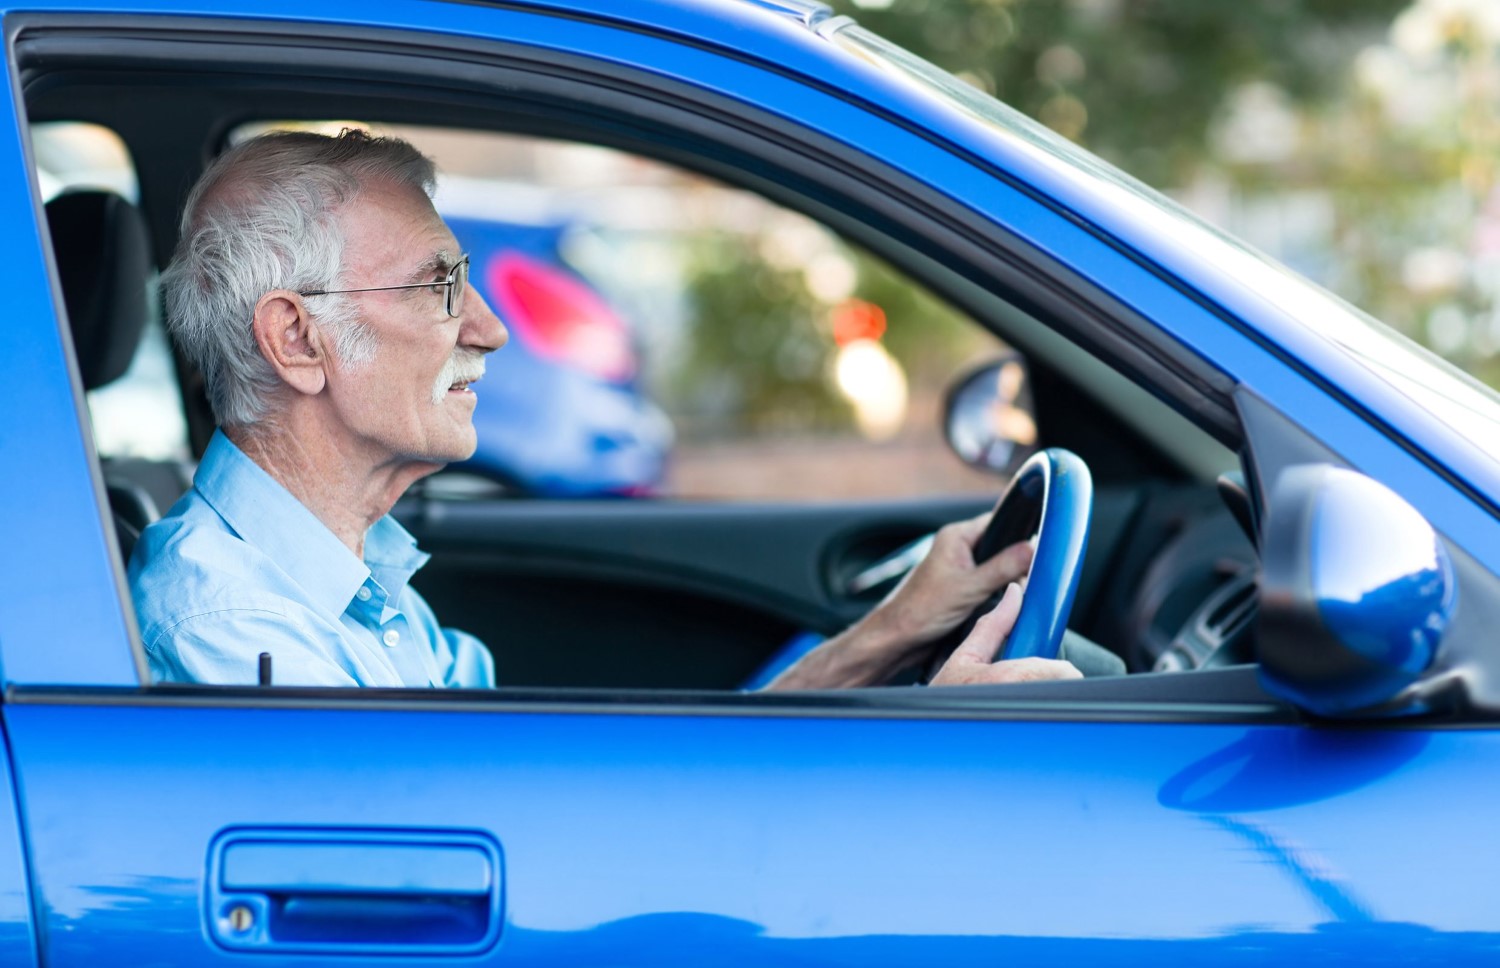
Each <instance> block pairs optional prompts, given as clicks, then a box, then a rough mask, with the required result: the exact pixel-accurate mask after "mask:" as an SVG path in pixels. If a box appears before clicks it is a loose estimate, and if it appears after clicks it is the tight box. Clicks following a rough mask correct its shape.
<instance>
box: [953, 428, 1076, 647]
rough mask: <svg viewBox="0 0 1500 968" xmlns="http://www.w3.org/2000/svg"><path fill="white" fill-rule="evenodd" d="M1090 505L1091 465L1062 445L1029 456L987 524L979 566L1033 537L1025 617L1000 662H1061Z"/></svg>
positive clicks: (987, 606)
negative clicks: (1034, 659) (1032, 659)
mask: <svg viewBox="0 0 1500 968" xmlns="http://www.w3.org/2000/svg"><path fill="white" fill-rule="evenodd" d="M1093 506H1094V480H1093V478H1092V477H1091V476H1090V475H1089V469H1088V465H1087V464H1085V463H1084V462H1083V458H1081V457H1079V456H1078V455H1077V454H1075V453H1073V452H1072V451H1068V450H1063V449H1061V448H1059V447H1052V448H1049V449H1047V450H1043V451H1038V452H1037V453H1035V454H1033V455H1031V457H1030V458H1029V459H1027V461H1026V463H1024V464H1022V465H1021V469H1020V470H1018V471H1016V476H1015V477H1013V478H1011V481H1010V486H1009V487H1007V488H1006V489H1005V493H1004V494H1002V495H1000V500H999V502H998V503H997V504H996V505H995V513H994V515H993V516H992V517H991V518H990V523H989V525H988V526H987V527H986V528H985V529H984V533H983V534H982V535H980V536H979V540H978V541H977V542H975V543H974V561H975V562H976V563H983V562H985V561H988V560H989V559H990V558H992V557H994V556H995V555H996V554H997V553H999V552H1000V551H1003V550H1004V549H1006V548H1008V547H1010V546H1011V545H1013V544H1015V543H1016V542H1018V541H1028V540H1031V539H1032V536H1033V535H1034V536H1035V539H1036V545H1035V547H1036V553H1035V555H1034V556H1033V558H1032V561H1031V577H1030V578H1029V579H1027V582H1026V595H1025V597H1024V598H1023V599H1022V600H1021V614H1020V615H1019V616H1017V617H1016V624H1015V627H1014V628H1012V629H1011V631H1010V635H1009V636H1007V637H1006V640H1005V649H1004V651H1003V652H1001V654H1000V658H1002V659H1021V658H1026V657H1027V656H1038V657H1040V658H1043V659H1055V658H1057V650H1058V649H1059V648H1060V647H1061V645H1062V638H1063V632H1065V631H1066V630H1067V627H1068V613H1069V612H1071V611H1072V610H1073V597H1074V595H1076V594H1077V593H1078V578H1079V576H1080V575H1081V574H1082V573H1083V554H1084V550H1085V549H1086V548H1087V547H1088V541H1089V512H1090V511H1091V510H1092V509H1093ZM993 606H994V602H993V601H990V602H986V603H985V604H984V605H981V606H980V607H979V608H978V609H976V610H975V611H974V614H973V615H972V616H971V617H970V623H969V624H972V622H973V620H974V619H977V618H978V617H979V616H980V615H981V614H983V613H984V612H986V611H988V610H989V609H990V608H992V607H993Z"/></svg>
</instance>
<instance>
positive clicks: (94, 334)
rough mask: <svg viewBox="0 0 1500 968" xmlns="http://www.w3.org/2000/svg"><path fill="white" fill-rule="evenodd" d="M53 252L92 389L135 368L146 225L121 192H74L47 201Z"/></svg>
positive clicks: (146, 266)
mask: <svg viewBox="0 0 1500 968" xmlns="http://www.w3.org/2000/svg"><path fill="white" fill-rule="evenodd" d="M47 224H48V226H49V227H50V228H51V230H52V248H53V255H54V256H56V258H57V271H58V275H59V277H60V278H61V280H62V291H63V302H64V303H65V304H66V306H67V309H68V320H69V322H70V323H71V324H72V327H73V347H74V349H75V351H76V352H77V354H78V369H79V371H80V372H81V373H82V374H83V385H84V388H85V389H88V390H94V389H97V388H98V387H102V386H104V385H105V384H106V383H109V382H110V381H112V380H114V379H116V378H117V377H119V376H120V375H121V374H122V373H124V372H125V371H126V369H128V368H129V367H130V360H131V357H133V356H135V348H136V346H137V344H139V343H140V341H141V327H142V326H144V325H145V322H146V286H147V284H148V282H149V280H150V272H151V255H150V251H149V248H148V246H149V242H148V241H147V237H146V223H145V220H144V219H142V218H141V213H140V212H139V211H138V210H137V209H136V207H135V206H134V205H132V204H130V203H129V202H127V201H126V200H125V199H123V198H121V197H120V196H119V195H116V194H115V193H114V192H107V191H94V190H86V191H68V192H63V193H62V194H61V195H58V196H57V197H56V198H54V199H52V201H50V202H48V203H47Z"/></svg>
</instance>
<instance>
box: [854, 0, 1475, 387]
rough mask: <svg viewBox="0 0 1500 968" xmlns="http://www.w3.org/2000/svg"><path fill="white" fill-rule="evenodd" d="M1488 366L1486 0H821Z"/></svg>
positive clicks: (1419, 333)
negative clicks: (1214, 0)
mask: <svg viewBox="0 0 1500 968" xmlns="http://www.w3.org/2000/svg"><path fill="white" fill-rule="evenodd" d="M833 6H834V7H836V8H837V9H838V10H839V12H841V13H846V14H850V15H852V16H854V17H855V18H856V19H858V20H859V21H860V22H861V23H863V24H864V25H865V26H867V27H869V28H870V29H872V30H873V31H874V32H876V33H878V34H883V35H884V36H886V37H888V38H890V39H891V40H893V41H895V42H896V43H898V44H901V45H902V46H905V47H907V48H908V49H910V50H912V51H913V52H915V53H918V54H920V55H921V56H923V57H925V58H926V59H928V60H930V61H932V62H933V63H935V64H937V65H938V66H940V67H943V68H944V69H946V70H948V71H950V72H952V73H954V74H957V75H958V76H959V77H960V78H962V79H963V80H964V81H966V82H968V83H970V84H972V85H974V86H975V87H978V88H981V89H983V90H984V91H986V92H988V93H990V94H993V95H995V96H996V97H998V98H1000V99H1001V100H1003V101H1005V102H1007V103H1009V104H1010V105H1011V106H1012V107H1015V108H1017V109H1019V110H1020V111H1023V112H1024V113H1026V114H1028V115H1030V116H1032V117H1033V118H1036V119H1037V120H1039V121H1041V122H1042V123H1043V124H1045V125H1047V126H1048V127H1050V128H1052V129H1053V130H1054V131H1057V132H1058V133H1060V134H1062V135H1063V136H1064V137H1066V138H1069V139H1071V140H1072V141H1075V142H1077V143H1078V144H1080V145H1083V146H1084V147H1086V148H1088V149H1089V150H1090V151H1093V152H1094V153H1096V154H1098V155H1100V156H1102V157H1104V158H1106V159H1107V160H1109V161H1111V162H1113V163H1114V164H1115V165H1117V166H1119V167H1120V168H1122V169H1124V170H1125V171H1127V172H1129V173H1131V174H1133V175H1135V176H1136V177H1138V178H1140V179H1141V180H1142V181H1144V182H1146V183H1147V184H1150V185H1152V186H1153V187H1155V188H1157V189H1159V190H1162V191H1165V192H1166V193H1168V194H1169V195H1172V196H1173V197H1175V198H1176V199H1177V200H1178V201H1180V202H1182V203H1184V204H1185V205H1187V207H1189V208H1191V209H1193V210H1194V211H1196V212H1197V213H1198V214H1199V215H1201V216H1203V217H1204V218H1206V219H1208V220H1209V221H1211V222H1214V223H1215V224H1217V225H1219V226H1221V227H1222V228H1224V229H1226V230H1228V231H1229V232H1230V233H1232V234H1234V235H1237V236H1239V237H1241V238H1243V239H1245V240H1246V241H1248V242H1250V243H1251V244H1253V245H1255V246H1256V247H1258V248H1260V249H1262V250H1264V251H1266V252H1269V253H1270V254H1271V255H1273V256H1275V257H1276V258H1277V259H1279V260H1280V261H1282V262H1285V263H1286V264H1288V265H1289V266H1291V267H1292V268H1294V269H1296V270H1298V271H1299V272H1301V273H1302V274H1304V275H1306V276H1308V277H1310V278H1312V279H1313V280H1315V281H1317V282H1318V283H1320V284H1322V285H1324V286H1325V287H1327V288H1329V289H1331V290H1333V291H1334V292H1336V293H1338V294H1339V295H1341V296H1343V297H1344V298H1345V299H1347V300H1348V301H1350V302H1352V303H1354V304H1356V305H1358V306H1360V307H1361V308H1363V309H1365V310H1367V311H1368V312H1370V313H1371V314H1372V315H1374V316H1376V317H1377V318H1379V319H1381V320H1383V321H1384V322H1386V323H1387V324H1389V325H1391V326H1394V327H1395V328H1397V329H1398V330H1401V331H1402V332H1404V333H1405V334H1407V335H1408V336H1411V337H1412V338H1414V339H1416V340H1417V341H1419V342H1421V343H1423V344H1425V345H1427V346H1429V347H1430V348H1432V349H1433V350H1435V351H1436V352H1438V353H1439V354H1441V355H1442V356H1444V357H1446V358H1448V359H1449V360H1451V361H1453V362H1454V363H1456V364H1458V365H1459V366H1461V367H1462V368H1464V369H1466V370H1468V371H1469V372H1471V373H1473V374H1474V375H1476V376H1477V377H1479V378H1480V379H1481V380H1484V381H1485V382H1486V383H1488V384H1490V385H1491V386H1496V385H1497V384H1500V188H1497V184H1496V175H1497V163H1500V2H1497V0H1255V2H1247V3H1204V2H1201V0H833Z"/></svg>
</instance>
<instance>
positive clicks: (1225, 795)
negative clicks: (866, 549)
mask: <svg viewBox="0 0 1500 968" xmlns="http://www.w3.org/2000/svg"><path fill="white" fill-rule="evenodd" d="M202 695H205V696H206V695H209V694H208V693H206V692H205V693H203V694H202ZM214 695H215V696H216V697H218V700H222V701H223V702H225V703H226V704H228V703H230V702H238V703H240V705H238V707H237V708H236V707H227V708H209V707H207V706H205V705H201V704H199V703H198V702H193V701H190V700H187V699H185V698H184V699H179V700H173V699H171V698H164V699H161V700H159V701H156V702H150V701H141V700H139V699H135V700H130V701H122V702H119V703H117V704H110V705H87V704H83V702H84V700H82V699H80V700H77V701H61V700H60V697H57V696H50V697H44V698H38V697H34V696H26V695H21V696H18V699H19V703H13V704H11V705H9V706H7V707H6V717H7V720H8V722H9V724H10V729H11V732H12V735H13V738H14V742H15V748H16V751H17V758H18V762H19V764H20V766H19V769H20V776H21V781H22V782H21V788H22V790H23V791H24V805H25V811H26V814H27V816H28V818H29V821H30V829H31V832H32V851H33V862H34V867H35V870H36V871H37V877H38V890H39V891H40V894H41V897H40V903H39V909H40V910H42V911H45V912H46V917H47V924H46V926H45V928H46V930H45V932H44V937H46V938H47V939H48V941H47V943H48V945H49V950H48V952H47V956H48V958H47V960H48V963H49V964H51V965H55V966H60V968H64V966H72V965H93V964H97V963H99V961H98V957H99V952H101V951H103V950H108V951H110V952H112V958H113V960H115V961H116V962H117V963H151V964H161V965H172V964H194V965H213V964H231V963H239V962H240V960H241V959H243V957H244V956H243V955H242V954H233V953H231V952H230V951H228V950H227V949H224V948H221V947H219V946H218V945H216V944H214V943H213V942H212V941H210V940H209V937H210V936H209V934H208V932H207V931H206V930H205V924H204V922H205V918H206V917H207V916H208V913H207V912H208V910H209V909H208V907H207V904H206V895H207V892H208V890H209V889H210V887H209V884H210V881H209V878H208V876H207V868H208V865H209V864H210V858H211V856H212V850H211V846H212V845H213V844H214V843H215V840H216V838H219V837H222V836H224V832H225V831H226V830H230V829H234V828H244V827H249V828H285V829H292V830H304V831H305V830H309V829H313V830H327V829H330V828H332V829H337V830H343V831H348V830H354V829H358V830H378V831H385V832H388V833H389V835H391V836H396V837H400V836H403V835H406V834H412V835H415V834H418V833H420V834H424V835H425V834H432V833H434V832H436V833H438V834H442V833H445V832H446V833H452V832H454V831H463V832H468V834H466V835H469V836H478V837H486V838H492V839H493V841H494V842H495V843H496V844H498V845H499V849H500V850H501V851H503V853H504V879H505V884H504V910H503V913H502V915H501V919H502V924H501V929H500V933H499V938H498V942H497V943H496V944H495V946H493V947H492V948H490V949H489V950H488V952H487V954H486V955H485V956H483V957H482V958H481V959H480V960H481V961H482V962H483V963H488V964H496V965H500V964H504V965H510V966H525V965H543V964H547V965H554V964H597V963H606V962H607V963H609V964H618V965H637V964H639V965H704V964H720V963H723V964H729V963H741V962H744V963H766V964H790V963H795V964H856V963H858V964H865V965H875V966H878V965H910V964H915V963H944V964H951V965H969V964H973V965H979V964H984V965H991V964H996V963H1001V962H1004V961H1008V960H1015V959H1020V962H1021V963H1031V962H1040V961H1051V962H1053V963H1081V962H1082V961H1083V960H1084V959H1087V960H1088V961H1089V962H1090V963H1093V964H1098V965H1138V964H1148V963H1152V964H1154V963H1160V959H1162V958H1163V957H1166V958H1168V960H1169V961H1170V962H1171V963H1174V964H1190V963H1203V964H1210V963H1211V964H1240V963H1252V962H1253V963H1257V964H1259V963H1264V962H1265V961H1266V960H1268V959H1270V958H1274V957H1276V956H1278V955H1280V956H1285V957H1291V958H1296V959H1299V960H1305V959H1308V958H1311V957H1335V956H1336V957H1341V958H1345V959H1348V961H1349V963H1368V962H1371V961H1376V960H1380V961H1386V962H1389V961H1393V960H1394V961H1399V960H1401V959H1402V958H1403V957H1412V958H1415V959H1416V960H1418V961H1421V962H1424V963H1438V962H1442V961H1445V960H1446V961H1451V960H1452V959H1455V958H1456V959H1458V960H1459V961H1463V960H1464V959H1476V958H1480V957H1484V956H1491V957H1492V956H1493V955H1495V954H1500V935H1497V934H1496V933H1495V932H1494V929H1493V925H1494V918H1493V912H1492V903H1491V900H1490V897H1489V892H1488V891H1486V890H1482V889H1480V887H1481V884H1480V881H1484V882H1485V883H1487V880H1488V874H1487V873H1485V872H1487V871H1490V870H1493V869H1495V867H1496V865H1497V863H1500V840H1497V839H1496V838H1494V837H1491V836H1488V834H1487V833H1485V828H1482V826H1481V825H1483V824H1484V820H1483V817H1482V815H1481V814H1480V813H1477V812H1475V811H1474V810H1472V809H1471V808H1470V805H1472V804H1474V803H1486V802H1492V801H1493V800H1494V798H1495V797H1496V796H1497V795H1500V771H1496V770H1489V769H1475V768H1474V767H1475V764H1476V763H1483V762H1485V761H1487V760H1488V759H1489V758H1491V757H1495V756H1497V755H1500V736H1497V735H1496V733H1495V732H1493V731H1488V730H1464V731H1459V730H1454V731H1438V730H1434V731H1423V730H1399V731H1398V730H1393V731H1386V732H1381V731H1374V730H1370V731H1331V730H1310V729H1306V728H1303V727H1298V726H1285V725H1281V726H1273V725H1265V726H1255V725H1250V724H1238V725H1236V724H1223V725H1186V724H1146V723H1134V724H1130V723H1124V722H1103V721H1094V722H1085V721H1075V722H1061V721H1059V722H1039V721H1030V722H1028V721H1019V720H1013V721H1004V720H995V721H978V720H969V721H963V720H917V719H902V718H888V717H887V718H881V717H869V718H835V717H833V716H830V715H828V714H827V711H826V710H825V711H822V712H819V711H817V710H815V709H808V710H804V711H803V712H798V711H796V710H795V709H789V708H787V707H786V706H784V705H783V706H782V707H780V712H779V714H778V715H774V716H772V715H766V712H768V711H769V710H766V709H762V710H759V711H757V708H756V705H755V704H754V703H747V702H746V701H745V700H739V701H737V703H736V704H734V705H723V706H721V707H718V708H715V707H711V706H706V705H705V706H701V707H692V706H679V707H677V708H676V709H675V711H673V712H670V713H669V712H666V711H662V712H659V713H646V712H640V711H638V710H637V711H634V712H632V711H628V710H624V709H621V708H620V707H619V706H616V707H614V708H613V709H612V710H610V709H606V708H605V707H595V708H593V709H582V708H579V707H577V706H573V707H565V706H554V707H552V708H550V709H547V708H545V707H532V708H531V709H530V710H528V709H527V708H526V707H524V706H519V705H514V704H511V705H507V704H505V703H503V702H494V703H490V704H487V705H486V704H480V703H477V702H473V701H471V700H472V697H469V698H463V697H458V698H461V699H463V701H456V702H450V703H441V702H432V701H428V702H417V701H413V702H412V703H411V704H410V705H408V706H392V705H390V704H388V703H387V704H379V703H378V702H369V701H344V702H340V701H337V700H335V699H331V698H330V699H324V700H316V701H315V706H314V707H309V706H308V705H306V703H305V702H304V703H303V704H302V705H301V707H300V708H299V705H298V700H296V699H286V698H282V696H275V697H269V698H268V699H267V700H266V701H265V702H264V703H263V704H262V705H261V706H260V707H259V708H256V707H255V706H253V705H250V702H251V701H250V700H248V699H245V700H232V699H229V698H226V694H224V693H219V692H216V693H214ZM283 695H284V694H283ZM96 698H97V697H96ZM218 700H216V701H218ZM174 702H175V703H177V704H176V705H174V704H173V703H174ZM319 705H320V707H321V708H317V706H319ZM382 706H383V707H384V708H382ZM570 708H571V710H572V711H569V709H570ZM1002 711H1003V710H1002ZM1071 714H1072V715H1075V716H1077V717H1078V718H1079V719H1083V718H1084V717H1087V716H1088V715H1089V714H1088V713H1086V712H1083V711H1081V710H1080V709H1077V708H1075V709H1074V710H1073V711H1072V713H1071ZM1013 715H1014V714H1013ZM1064 715H1068V713H1064ZM1413 818H1420V826H1421V831H1422V833H1421V835H1420V836H1415V835H1408V834H1405V833H1402V825H1403V824H1405V823H1410V822H1412V820H1413ZM455 836H457V835H455ZM1459 856H1462V857H1464V858H1466V861H1465V865H1464V867H1463V869H1462V870H1456V869H1455V868H1454V866H1453V865H1452V864H1451V863H1441V864H1435V863H1432V862H1431V861H1432V859H1433V858H1451V857H1459ZM1465 872H1473V873H1472V874H1470V875H1468V876H1466V875H1465ZM1168 944H1170V945H1171V947H1170V948H1167V945H1168ZM297 957H298V958H299V959H300V960H298V961H297V962H296V963H303V964H314V963H324V962H328V961H332V960H334V958H333V957H332V956H315V955H310V954H309V955H300V956H297ZM446 957H447V956H437V955H430V954H421V953H413V954H405V955H390V956H389V957H388V958H383V960H388V961H389V963H391V964H421V963H429V964H444V963H448V962H447V961H446V960H445V958H446ZM288 963H291V962H288Z"/></svg>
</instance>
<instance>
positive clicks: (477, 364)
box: [432, 348, 484, 404]
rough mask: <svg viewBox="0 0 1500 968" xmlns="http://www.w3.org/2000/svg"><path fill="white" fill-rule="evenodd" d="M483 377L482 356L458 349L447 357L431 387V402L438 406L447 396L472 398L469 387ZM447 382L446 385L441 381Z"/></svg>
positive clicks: (481, 354) (478, 353)
mask: <svg viewBox="0 0 1500 968" xmlns="http://www.w3.org/2000/svg"><path fill="white" fill-rule="evenodd" d="M483 376H484V354H483V353H480V352H477V351H475V350H470V349H462V348H461V349H459V350H457V351H455V352H454V354H453V355H452V356H451V357H449V359H448V362H447V363H446V364H445V365H444V366H443V372H442V373H440V374H438V378H437V381H436V382H434V383H433V385H432V402H433V403H435V404H440V403H442V402H443V400H444V399H446V398H447V397H448V395H449V394H458V395H459V396H463V397H472V396H474V391H473V390H472V389H470V387H471V386H472V385H473V384H475V383H478V382H479V381H480V379H481V378H482V377H483ZM444 380H447V381H448V382H447V383H444V382H443V381H444Z"/></svg>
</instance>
